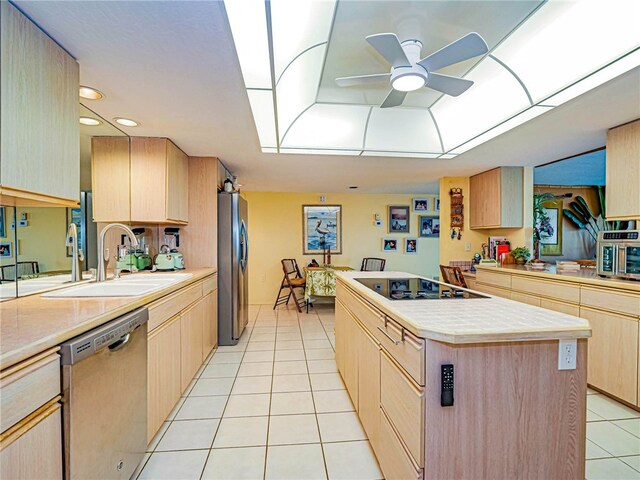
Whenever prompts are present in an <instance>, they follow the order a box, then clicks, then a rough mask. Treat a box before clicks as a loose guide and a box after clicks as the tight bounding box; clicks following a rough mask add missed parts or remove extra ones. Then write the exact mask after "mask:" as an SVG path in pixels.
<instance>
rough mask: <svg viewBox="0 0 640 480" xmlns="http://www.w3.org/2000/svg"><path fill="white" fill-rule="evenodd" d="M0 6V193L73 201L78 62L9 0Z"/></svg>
mask: <svg viewBox="0 0 640 480" xmlns="http://www.w3.org/2000/svg"><path fill="white" fill-rule="evenodd" d="M0 9H1V14H0V21H1V26H0V35H1V42H0V46H1V54H0V72H1V75H2V99H1V100H0V103H1V106H2V108H1V119H0V128H1V129H2V131H1V134H0V137H1V138H2V141H1V142H0V144H1V147H0V148H1V152H0V159H1V163H0V184H2V187H3V188H2V190H3V194H7V195H13V196H17V197H21V196H25V198H29V196H30V195H33V194H35V197H31V198H34V199H37V200H42V201H46V202H52V203H58V204H62V205H64V204H71V203H73V202H77V201H79V199H80V143H79V141H78V139H79V137H80V129H79V124H78V86H79V81H78V78H79V68H78V63H77V62H76V61H75V60H74V59H73V58H72V57H71V56H69V54H67V53H66V52H65V51H64V50H63V49H62V48H60V47H59V46H58V45H57V44H56V43H55V42H53V41H52V40H51V39H50V38H49V37H48V36H47V35H46V34H45V33H44V32H42V30H40V29H39V28H38V27H37V26H36V25H34V24H33V22H31V21H30V20H29V19H28V18H27V17H25V16H24V15H23V14H22V13H20V11H18V9H16V8H15V7H14V6H13V5H11V4H10V3H9V2H0ZM7 187H9V188H7ZM41 196H42V197H41Z"/></svg>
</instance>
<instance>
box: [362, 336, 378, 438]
mask: <svg viewBox="0 0 640 480" xmlns="http://www.w3.org/2000/svg"><path fill="white" fill-rule="evenodd" d="M358 330H359V334H358V343H359V344H358V412H359V415H360V421H361V422H362V426H363V427H364V430H365V432H367V437H369V441H370V442H371V445H372V446H373V449H374V450H375V449H376V448H377V445H378V440H379V437H378V431H379V428H380V349H379V346H378V342H376V341H375V340H374V339H373V338H372V337H370V336H369V334H368V333H366V332H365V331H364V330H362V329H360V328H359V329H358Z"/></svg>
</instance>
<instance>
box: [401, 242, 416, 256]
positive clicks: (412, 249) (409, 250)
mask: <svg viewBox="0 0 640 480" xmlns="http://www.w3.org/2000/svg"><path fill="white" fill-rule="evenodd" d="M404 253H406V254H408V255H416V254H417V253H418V239H417V238H405V239H404Z"/></svg>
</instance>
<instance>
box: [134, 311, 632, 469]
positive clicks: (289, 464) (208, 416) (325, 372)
mask: <svg viewBox="0 0 640 480" xmlns="http://www.w3.org/2000/svg"><path fill="white" fill-rule="evenodd" d="M333 326H334V312H333V306H332V305H330V304H329V305H327V304H317V306H316V308H315V309H313V310H312V311H310V313H309V314H308V315H307V314H301V315H298V313H297V312H296V311H295V310H294V309H293V308H284V309H278V310H276V311H275V312H274V311H273V310H272V309H271V306H270V305H262V306H259V305H252V306H251V308H250V321H249V325H248V327H247V330H246V331H245V333H244V335H243V337H242V339H241V341H240V343H239V344H238V345H236V346H233V347H220V348H218V349H217V350H216V351H215V352H214V353H213V354H212V355H211V356H210V357H209V359H208V360H207V362H205V364H204V365H203V367H202V368H201V369H200V371H199V372H198V373H197V374H196V377H195V378H194V380H193V382H192V383H191V385H190V386H189V388H187V390H186V392H185V393H184V396H183V398H182V399H181V400H180V402H179V403H178V405H176V408H175V409H174V411H173V412H172V413H171V414H170V415H169V418H167V421H166V422H165V423H164V425H163V427H162V428H161V430H160V431H159V432H158V434H157V435H156V438H154V440H153V441H152V443H151V445H149V448H148V452H147V454H146V456H145V459H144V461H143V462H142V464H141V465H140V467H139V470H141V472H140V474H139V476H138V477H137V478H139V479H172V480H178V479H224V480H231V479H262V478H265V479H297V480H302V479H316V478H317V479H322V478H325V479H326V478H329V479H345V480H347V479H349V480H351V479H380V478H382V474H381V472H380V469H379V467H378V464H377V462H376V459H375V456H374V455H373V452H372V451H371V447H370V446H369V442H368V441H367V437H366V435H365V433H364V431H363V429H362V426H361V425H360V422H359V420H358V418H357V416H356V413H355V412H354V408H353V405H352V403H351V400H350V398H349V395H348V394H347V392H346V390H345V387H344V384H343V383H342V380H341V378H340V376H339V374H338V373H337V368H336V364H335V356H334V350H333V345H334V342H335V338H334V334H333ZM587 409H588V410H587V463H586V477H587V480H599V479H602V480H605V479H612V480H613V479H615V480H626V479H634V480H640V413H638V412H636V411H634V410H632V409H630V408H627V407H625V406H624V405H621V404H620V403H618V402H615V401H613V400H611V399H610V398H608V397H606V396H604V395H601V394H598V393H597V392H595V391H592V390H589V394H588V397H587ZM134 477H135V475H134Z"/></svg>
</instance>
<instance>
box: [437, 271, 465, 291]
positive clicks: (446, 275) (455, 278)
mask: <svg viewBox="0 0 640 480" xmlns="http://www.w3.org/2000/svg"><path fill="white" fill-rule="evenodd" d="M440 273H442V280H443V281H444V283H448V284H449V285H455V286H456V287H462V288H467V282H466V281H465V279H464V275H462V270H460V267H450V266H449V265H440Z"/></svg>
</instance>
